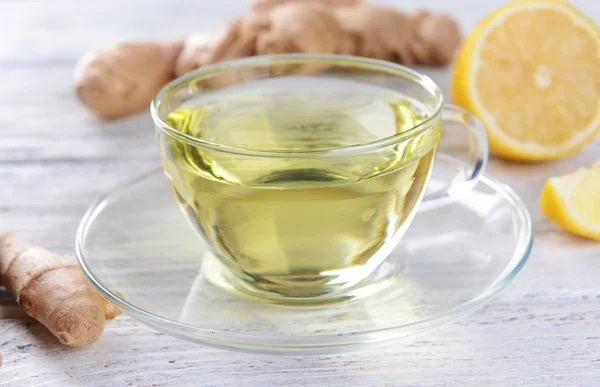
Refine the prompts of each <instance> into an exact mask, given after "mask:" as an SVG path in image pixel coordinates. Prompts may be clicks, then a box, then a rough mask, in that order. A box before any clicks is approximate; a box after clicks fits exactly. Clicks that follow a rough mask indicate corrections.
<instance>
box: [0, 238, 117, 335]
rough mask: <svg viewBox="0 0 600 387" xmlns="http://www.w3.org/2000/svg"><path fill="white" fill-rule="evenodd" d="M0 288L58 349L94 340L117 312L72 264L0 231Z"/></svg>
mask: <svg viewBox="0 0 600 387" xmlns="http://www.w3.org/2000/svg"><path fill="white" fill-rule="evenodd" d="M0 284H2V285H4V287H5V288H6V290H7V291H8V292H9V293H10V294H12V295H13V296H14V297H15V298H16V300H17V302H18V303H19V305H21V307H22V308H23V309H24V310H25V312H27V314H29V315H30V316H31V317H33V318H35V319H36V320H38V321H39V322H40V323H42V324H44V325H45V326H46V327H47V328H48V329H49V330H50V332H52V333H53V334H54V335H55V336H56V337H58V339H59V340H60V342H61V343H63V344H67V345H72V346H84V345H88V344H91V343H94V342H95V341H97V340H98V338H99V337H100V335H101V334H102V331H103V330H104V323H105V321H106V320H107V319H112V318H114V317H115V316H117V315H118V314H119V313H120V312H119V311H118V310H117V309H116V308H114V307H113V306H112V305H110V304H109V303H108V302H106V301H105V300H104V299H103V298H102V297H101V296H100V295H99V294H97V293H96V292H95V291H94V290H93V289H92V288H91V286H90V285H89V284H88V282H87V281H86V279H85V278H84V276H83V273H82V272H81V270H80V269H79V267H78V266H77V264H76V263H74V262H71V261H68V260H67V259H65V258H63V257H60V256H58V255H55V254H53V253H51V252H49V251H47V250H44V249H43V248H41V247H38V246H34V245H32V244H30V243H28V242H25V241H23V240H22V239H19V238H17V237H16V236H14V235H13V234H10V233H8V232H1V231H0Z"/></svg>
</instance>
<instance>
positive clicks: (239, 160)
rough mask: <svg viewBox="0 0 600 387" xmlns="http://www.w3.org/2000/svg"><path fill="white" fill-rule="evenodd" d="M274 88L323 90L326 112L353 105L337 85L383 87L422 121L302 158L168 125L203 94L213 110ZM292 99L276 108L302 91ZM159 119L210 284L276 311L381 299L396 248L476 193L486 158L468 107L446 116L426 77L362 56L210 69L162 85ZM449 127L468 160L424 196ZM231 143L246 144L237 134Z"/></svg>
mask: <svg viewBox="0 0 600 387" xmlns="http://www.w3.org/2000/svg"><path fill="white" fill-rule="evenodd" d="M266 80H268V81H269V82H277V83H282V82H288V81H290V82H296V83H295V85H296V84H297V85H298V86H297V87H298V90H299V88H301V87H304V86H303V85H306V84H311V85H315V84H321V85H324V86H323V90H321V91H320V92H319V91H315V93H314V98H315V101H317V102H316V104H318V105H323V106H329V105H332V106H333V105H335V104H337V103H342V102H340V101H342V100H344V98H345V95H344V93H343V92H339V93H338V92H337V91H336V90H335V85H336V83H331V82H338V81H351V82H353V83H354V84H355V85H356V87H373V86H376V87H378V88H385V89H388V90H393V91H396V92H398V93H400V94H401V95H403V96H406V97H408V98H410V100H412V101H417V102H418V104H419V106H420V108H421V109H422V110H423V111H424V112H425V113H426V116H424V118H423V119H422V120H420V121H418V123H417V124H415V125H414V127H412V126H411V127H410V128H408V129H406V130H403V131H401V132H398V133H395V134H393V135H389V136H386V137H382V138H378V139H375V140H369V141H364V142H362V141H361V140H360V139H356V141H353V139H351V138H349V139H348V141H347V144H345V145H341V146H331V147H326V148H318V149H301V150H298V149H291V148H286V147H282V148H281V149H277V148H276V149H263V148H253V147H251V146H232V145H231V144H230V143H219V142H216V141H214V140H213V139H212V138H211V137H210V136H202V135H194V134H190V133H188V132H184V131H182V130H181V129H180V128H178V127H174V125H171V122H170V121H169V120H168V119H167V117H168V115H169V114H170V113H171V112H173V111H174V110H175V109H178V108H180V107H182V106H185V105H186V103H189V101H191V100H193V99H197V98H198V96H203V98H204V97H208V99H207V100H210V98H211V96H214V95H217V94H216V93H217V92H220V91H222V90H237V89H235V88H236V87H238V88H239V87H240V86H242V85H244V87H245V86H248V88H250V89H252V88H259V89H260V88H261V87H264V85H266V84H265V83H264V81H266ZM258 81H261V82H263V83H260V82H259V83H257V82H258ZM315 81H316V82H317V83H315ZM328 82H329V83H328ZM331 89H333V93H332V90H331ZM288 94H289V93H288ZM288 94H281V95H279V94H278V95H277V98H288V97H293V94H294V93H293V92H292V93H291V94H292V95H291V96H290V95H288ZM203 100H204V99H203ZM343 103H347V101H344V102H343ZM232 106H233V103H232ZM236 106H237V105H236ZM229 108H230V106H229ZM151 112H152V117H153V119H154V122H155V124H156V128H157V136H158V144H159V149H160V153H161V157H162V160H163V166H164V170H165V173H166V176H167V178H168V181H169V183H170V184H171V187H172V188H173V191H174V194H175V197H176V199H177V201H178V203H179V204H180V207H181V208H182V210H183V213H184V214H185V215H186V217H187V218H188V220H189V221H190V223H191V224H192V226H193V227H194V228H195V229H196V230H197V231H198V233H199V234H200V235H201V236H202V238H203V239H204V241H205V243H206V244H207V245H208V247H209V249H210V250H211V252H212V254H213V255H214V257H215V259H214V260H212V261H211V260H207V261H206V264H205V265H204V272H205V275H206V277H207V278H209V279H211V281H212V282H213V283H214V284H216V285H219V286H221V287H225V288H227V289H230V290H235V291H237V292H240V293H242V294H245V295H251V296H254V297H258V298H260V299H264V300H268V301H271V302H277V303H285V304H317V303H326V302H332V301H336V300H341V299H347V298H348V297H349V295H359V294H363V293H364V292H372V291H374V290H375V289H378V288H379V287H378V285H379V284H382V283H384V282H385V275H383V276H375V277H376V278H373V276H370V275H371V274H372V273H374V272H375V270H376V269H378V268H380V267H381V265H382V263H383V262H384V261H386V258H387V256H388V255H389V253H390V252H391V251H392V249H393V248H394V247H395V246H396V245H397V244H398V242H399V241H400V239H401V238H402V236H403V235H404V233H405V232H406V230H407V228H408V227H409V225H410V223H411V221H412V219H413V217H414V215H415V214H416V211H417V208H418V207H419V205H420V204H421V202H422V201H424V204H425V205H426V206H428V207H431V206H438V205H443V203H444V200H447V199H451V198H452V197H455V196H457V195H460V194H461V193H465V192H468V191H470V190H471V189H472V188H473V187H474V185H475V184H476V182H477V179H478V177H479V175H480V174H481V173H482V171H483V169H484V168H485V164H486V161H487V158H488V145H487V138H486V135H485V131H484V130H483V127H482V126H481V124H480V123H479V122H478V121H477V120H476V119H475V118H474V117H473V116H471V115H470V114H469V113H467V112H465V111H463V110H461V109H460V108H457V107H453V106H444V98H443V95H442V92H441V90H440V88H439V87H438V86H437V85H436V84H435V83H434V82H433V81H432V80H431V79H430V78H428V77H426V76H423V75H421V74H419V73H417V72H415V71H413V70H410V69H408V68H406V67H403V66H399V65H396V64H392V63H388V62H383V61H378V60H371V59H366V58H357V57H347V56H335V55H305V54H291V55H278V56H263V57H252V58H247V59H243V60H236V61H231V62H224V63H219V64H216V65H212V66H206V67H203V68H201V69H199V70H197V71H195V72H192V73H189V74H187V75H184V76H182V77H180V78H178V79H176V80H175V81H173V82H171V83H170V84H168V85H166V86H165V87H164V88H163V89H162V90H161V91H160V92H159V93H158V94H157V96H156V97H155V99H154V101H153V102H152V106H151ZM231 114H233V115H235V114H238V111H236V110H235V109H233V110H232V112H231ZM243 114H244V113H243V111H242V109H240V110H239V117H243ZM239 117H237V118H236V117H234V119H242V118H239ZM309 118H310V117H308V118H307V119H309ZM298 119H299V120H300V121H303V120H304V118H303V117H300V116H299V118H298ZM379 119H381V117H378V116H377V115H373V114H371V116H370V120H379ZM445 121H446V122H447V121H452V122H454V123H458V125H452V127H460V128H461V129H464V130H465V132H466V133H467V134H468V137H469V142H468V143H469V151H468V157H469V162H467V163H465V165H464V166H463V167H462V169H461V170H460V172H459V173H458V174H457V175H456V176H455V177H454V178H453V179H450V180H449V181H448V183H447V185H446V186H444V187H441V188H438V189H437V190H435V191H431V190H429V191H427V192H426V186H427V182H428V179H429V176H430V174H431V171H432V168H433V164H434V159H435V156H436V152H437V149H438V144H439V139H440V132H441V128H442V126H443V125H442V123H443V122H445ZM371 123H372V122H371ZM300 126H301V125H300ZM446 127H448V128H449V127H450V125H448V126H446V125H444V128H446ZM302 130H308V129H302ZM444 130H445V129H444ZM231 136H249V134H248V133H245V132H244V129H242V130H238V129H237V128H235V130H232V131H231ZM234 140H235V139H234ZM246 142H247V141H246ZM391 266H393V265H391ZM392 271H393V270H390V272H392ZM378 272H379V271H378Z"/></svg>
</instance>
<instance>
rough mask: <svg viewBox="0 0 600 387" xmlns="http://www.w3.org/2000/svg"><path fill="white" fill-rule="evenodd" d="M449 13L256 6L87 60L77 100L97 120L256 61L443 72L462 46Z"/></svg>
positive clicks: (312, 0) (280, 2) (318, 2)
mask: <svg viewBox="0 0 600 387" xmlns="http://www.w3.org/2000/svg"><path fill="white" fill-rule="evenodd" d="M460 39H461V36H460V30H459V28H458V25H457V24H456V22H455V21H454V20H453V19H452V18H450V17H449V16H447V15H444V14H440V13H431V12H427V11H422V10H421V11H417V12H415V13H412V14H409V13H404V12H401V11H399V10H397V9H393V8H388V7H383V6H378V5H372V4H367V3H363V2H360V0H253V1H252V3H251V7H250V11H249V12H248V13H247V14H246V15H244V16H243V17H241V18H239V19H236V20H233V21H230V22H228V23H224V24H221V25H219V26H217V27H215V28H213V29H208V30H205V31H200V32H197V33H193V34H191V35H189V36H188V37H187V38H185V39H183V41H177V42H171V43H152V42H146V43H122V44H119V45H117V46H114V47H109V48H106V49H104V50H101V51H99V52H96V53H90V54H88V55H86V56H85V57H84V58H82V60H81V61H80V63H79V64H78V65H77V67H76V71H75V87H76V91H77V95H78V96H79V98H80V100H81V101H82V102H83V103H84V104H85V105H87V107H88V108H89V109H90V110H92V111H93V112H95V113H96V114H97V115H99V116H100V117H102V118H117V117H122V116H125V115H128V114H131V113H134V112H137V111H141V110H144V109H146V108H147V106H148V105H149V104H150V101H151V99H152V97H153V96H154V94H155V93H156V92H157V91H158V90H159V89H160V88H161V87H162V86H164V84H166V83H167V82H168V81H169V80H171V79H173V78H174V77H176V76H180V75H183V74H185V73H187V72H189V71H192V70H195V69H197V68H200V67H202V66H205V65H209V64H213V63H218V62H222V61H225V60H230V59H238V58H243V57H247V56H253V55H267V54H281V53H313V54H344V55H356V56H364V57H370V58H376V59H383V60H387V61H392V62H396V63H399V64H404V65H412V64H418V65H430V66H445V65H447V64H449V63H450V61H451V60H452V57H453V55H454V52H455V51H456V49H457V48H458V45H459V43H460Z"/></svg>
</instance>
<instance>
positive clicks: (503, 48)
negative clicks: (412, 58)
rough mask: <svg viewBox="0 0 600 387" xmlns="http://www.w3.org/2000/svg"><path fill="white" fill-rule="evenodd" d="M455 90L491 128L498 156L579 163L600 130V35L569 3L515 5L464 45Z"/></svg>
mask: <svg viewBox="0 0 600 387" xmlns="http://www.w3.org/2000/svg"><path fill="white" fill-rule="evenodd" d="M451 90H452V99H453V102H454V103H456V104H457V105H459V106H462V107H464V108H465V109H467V110H469V111H471V112H472V113H473V114H475V115H476V116H478V117H479V118H480V119H481V120H482V121H483V123H484V125H485V127H486V129H487V132H488V137H489V141H490V149H491V151H492V152H493V153H495V154H497V155H499V156H503V157H506V158H511V159H516V160H532V161H533V160H550V159H558V158H562V157H565V156H568V155H571V154H573V153H575V152H577V151H578V150H579V149H580V148H581V147H582V146H583V145H585V144H586V143H587V142H588V141H590V140H591V139H592V138H593V137H594V135H595V134H596V133H598V131H599V130H600V29H599V28H598V26H597V25H596V24H594V22H593V21H592V20H590V19H588V18H587V17H585V16H584V15H582V14H581V13H580V12H579V11H577V9H575V8H574V7H573V6H571V5H570V4H568V3H567V2H564V1H561V0H524V1H516V2H511V3H508V4H506V5H505V6H503V7H501V8H500V9H498V10H496V11H495V12H493V13H492V14H491V15H489V16H488V17H486V18H485V19H483V20H482V21H481V22H480V23H479V24H478V25H477V27H476V28H475V29H474V30H473V32H471V34H469V36H468V37H467V38H466V39H465V41H464V42H463V44H462V45H461V48H460V50H459V53H458V55H457V58H456V61H455V64H454V70H453V75H452V88H451Z"/></svg>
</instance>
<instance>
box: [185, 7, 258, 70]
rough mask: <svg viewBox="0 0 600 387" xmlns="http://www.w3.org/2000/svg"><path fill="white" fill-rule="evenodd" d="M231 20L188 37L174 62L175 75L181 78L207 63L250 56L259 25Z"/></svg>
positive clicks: (255, 21) (256, 21)
mask: <svg viewBox="0 0 600 387" xmlns="http://www.w3.org/2000/svg"><path fill="white" fill-rule="evenodd" d="M254 23H255V24H250V23H243V22H242V21H241V20H235V21H233V22H231V23H227V24H223V25H221V26H218V27H217V28H215V29H210V30H205V31H201V32H198V33H195V34H192V35H190V36H189V37H188V38H187V39H186V40H185V43H184V47H183V50H182V51H181V54H180V55H179V58H177V61H176V63H175V74H176V75H177V76H181V75H183V74H185V73H188V72H190V71H192V70H195V69H197V68H199V67H202V66H205V65H207V64H212V63H217V62H222V61H225V60H231V59H237V58H244V57H247V56H252V55H254V47H255V44H256V38H257V35H256V32H255V29H258V28H259V26H260V24H259V21H258V19H256V20H254Z"/></svg>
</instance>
